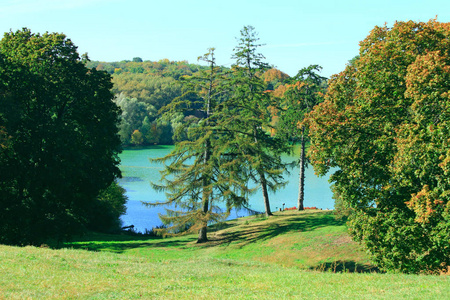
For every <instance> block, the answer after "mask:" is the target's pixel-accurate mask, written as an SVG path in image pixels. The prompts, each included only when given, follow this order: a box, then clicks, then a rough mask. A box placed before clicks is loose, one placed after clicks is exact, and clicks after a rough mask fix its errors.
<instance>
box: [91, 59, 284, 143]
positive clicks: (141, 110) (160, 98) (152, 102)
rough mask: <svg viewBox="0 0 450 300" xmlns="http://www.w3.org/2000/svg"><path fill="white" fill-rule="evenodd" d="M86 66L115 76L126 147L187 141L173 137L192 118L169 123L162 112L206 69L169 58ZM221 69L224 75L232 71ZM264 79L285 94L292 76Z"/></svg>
mask: <svg viewBox="0 0 450 300" xmlns="http://www.w3.org/2000/svg"><path fill="white" fill-rule="evenodd" d="M86 66H87V67H88V68H95V69H97V70H99V71H105V72H107V73H109V74H111V75H112V78H113V83H114V86H113V89H112V91H113V92H114V94H115V96H116V98H115V102H116V103H117V104H118V105H119V106H120V108H121V109H122V116H121V124H120V132H119V134H120V137H121V141H122V143H123V145H124V146H131V145H154V144H163V145H168V144H173V143H174V142H175V141H176V140H184V139H185V136H184V135H181V136H179V137H177V138H174V136H173V135H174V132H175V131H176V130H177V128H178V127H179V126H180V125H181V123H183V122H185V121H186V120H187V119H189V115H188V114H175V115H173V116H172V118H171V119H169V120H168V119H163V118H161V114H159V113H158V111H159V110H160V109H161V108H162V107H164V106H165V105H167V104H169V103H170V102H171V101H172V100H173V99H175V98H177V97H180V96H181V95H182V94H183V92H184V88H183V84H182V80H183V78H186V77H190V76H193V75H195V74H197V73H198V72H200V71H202V70H205V69H206V68H207V67H206V66H202V65H200V64H190V63H188V62H187V61H170V60H168V59H162V60H159V61H143V60H142V59H141V58H139V57H135V58H133V60H131V61H130V60H123V61H120V62H102V61H89V62H87V65H86ZM220 68H221V69H222V71H224V73H226V72H227V71H229V69H228V68H225V67H220ZM261 76H262V77H263V78H264V82H265V83H266V89H267V90H278V91H276V93H275V94H279V95H282V94H283V92H284V90H285V86H284V84H285V83H286V81H287V80H288V79H289V75H287V74H286V73H283V72H281V71H279V70H277V69H275V68H273V69H270V70H268V71H267V72H265V73H264V74H262V75H261Z"/></svg>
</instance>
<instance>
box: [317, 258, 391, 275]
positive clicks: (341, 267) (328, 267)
mask: <svg viewBox="0 0 450 300" xmlns="http://www.w3.org/2000/svg"><path fill="white" fill-rule="evenodd" d="M309 269H310V270H313V271H319V272H332V273H384V272H383V271H381V270H380V269H378V268H377V267H375V266H372V265H361V264H357V263H356V262H354V261H335V262H326V263H322V264H320V265H318V266H315V267H310V268H309Z"/></svg>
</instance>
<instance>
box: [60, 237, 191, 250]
mask: <svg viewBox="0 0 450 300" xmlns="http://www.w3.org/2000/svg"><path fill="white" fill-rule="evenodd" d="M194 240H195V239H194V238H183V239H182V240H174V239H164V238H162V237H155V236H145V235H127V234H108V235H94V236H87V237H84V238H83V237H80V238H79V239H77V240H74V241H72V242H66V243H64V244H63V245H61V246H59V247H57V248H73V249H83V250H88V251H96V252H98V251H109V252H114V253H123V252H124V251H126V250H129V249H136V248H141V247H177V248H184V247H185V246H186V245H187V244H188V243H190V242H192V241H194Z"/></svg>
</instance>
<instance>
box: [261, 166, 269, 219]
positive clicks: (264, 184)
mask: <svg viewBox="0 0 450 300" xmlns="http://www.w3.org/2000/svg"><path fill="white" fill-rule="evenodd" d="M258 173H259V177H260V179H261V188H262V192H263V198H264V207H265V209H266V217H268V216H272V212H271V210H270V202H269V193H268V192H267V182H266V177H265V176H264V172H258Z"/></svg>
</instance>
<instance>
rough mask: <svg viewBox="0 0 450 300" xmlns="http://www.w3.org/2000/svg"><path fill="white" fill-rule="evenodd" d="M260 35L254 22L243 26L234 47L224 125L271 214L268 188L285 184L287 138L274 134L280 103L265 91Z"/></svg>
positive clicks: (246, 173) (231, 145)
mask: <svg viewBox="0 0 450 300" xmlns="http://www.w3.org/2000/svg"><path fill="white" fill-rule="evenodd" d="M258 40H259V38H258V37H257V33H256V32H255V29H254V28H253V27H252V26H245V27H244V28H243V29H242V30H241V37H240V38H239V39H238V45H237V46H236V47H235V48H234V54H233V58H234V59H235V61H236V63H235V64H234V65H233V66H232V70H231V75H230V87H231V91H232V92H231V97H230V98H229V99H227V101H225V103H224V104H223V105H224V111H223V117H222V120H223V124H222V126H223V128H225V129H226V131H227V132H228V135H229V136H228V147H229V148H230V149H232V150H231V152H233V153H235V154H236V159H235V164H237V165H239V166H240V168H241V169H242V172H243V173H244V175H243V176H244V177H247V178H249V179H251V180H253V181H254V182H255V183H257V184H259V185H260V186H261V189H262V193H263V199H264V204H265V210H266V215H271V214H272V213H271V209H270V202H269V194H268V191H269V190H272V191H276V190H277V189H278V188H279V187H281V186H283V185H284V184H285V182H284V179H283V176H282V173H283V172H284V171H285V165H284V163H283V162H282V161H281V157H280V153H282V152H284V151H286V146H287V144H286V143H285V140H283V139H279V138H278V137H272V136H270V134H269V133H268V131H270V129H271V127H272V126H271V107H276V106H277V103H275V102H274V101H273V100H274V99H275V98H271V97H270V95H269V94H268V93H267V92H266V86H265V83H264V80H263V79H262V78H261V77H260V76H259V74H263V73H264V72H265V71H266V70H268V69H269V65H268V64H267V63H265V62H264V61H263V60H264V56H263V55H262V54H261V53H258V52H257V50H258V48H259V47H260V46H261V45H260V44H258Z"/></svg>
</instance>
